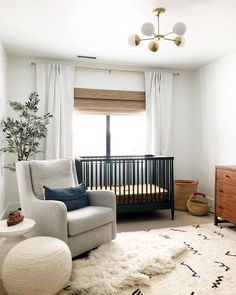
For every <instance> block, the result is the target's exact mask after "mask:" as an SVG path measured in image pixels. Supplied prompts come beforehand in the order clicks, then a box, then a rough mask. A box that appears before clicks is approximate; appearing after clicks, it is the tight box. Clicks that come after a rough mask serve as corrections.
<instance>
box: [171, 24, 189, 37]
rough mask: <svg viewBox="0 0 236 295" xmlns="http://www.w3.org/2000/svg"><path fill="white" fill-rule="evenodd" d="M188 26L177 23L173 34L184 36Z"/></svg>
mask: <svg viewBox="0 0 236 295" xmlns="http://www.w3.org/2000/svg"><path fill="white" fill-rule="evenodd" d="M186 29H187V28H186V25H185V24H184V23H177V24H175V25H174V27H173V32H174V33H175V34H176V35H178V36H183V35H184V34H185V32H186Z"/></svg>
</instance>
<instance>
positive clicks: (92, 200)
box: [87, 190, 116, 239]
mask: <svg viewBox="0 0 236 295" xmlns="http://www.w3.org/2000/svg"><path fill="white" fill-rule="evenodd" d="M87 193H88V198H89V205H91V206H101V207H109V208H111V209H112V210H113V225H112V235H113V239H114V238H115V237H116V195H115V194H114V192H112V191H110V190H98V191H87Z"/></svg>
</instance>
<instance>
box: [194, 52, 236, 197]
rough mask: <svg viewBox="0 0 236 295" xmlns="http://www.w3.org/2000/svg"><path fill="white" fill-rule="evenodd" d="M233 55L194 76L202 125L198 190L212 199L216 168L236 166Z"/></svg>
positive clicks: (235, 96)
mask: <svg viewBox="0 0 236 295" xmlns="http://www.w3.org/2000/svg"><path fill="white" fill-rule="evenodd" d="M235 69H236V53H234V54H231V55H229V56H226V57H224V58H222V59H220V60H218V61H216V62H213V63H211V64H209V65H207V66H205V67H203V68H201V69H199V70H197V71H196V72H195V73H194V88H195V94H196V100H197V101H198V103H199V105H198V113H199V116H200V121H199V122H201V124H200V126H199V132H200V134H201V139H200V142H199V152H200V155H201V157H200V161H199V165H198V167H197V174H198V175H199V179H200V188H201V190H202V191H204V192H206V193H207V194H208V195H209V196H210V197H212V198H213V197H214V185H215V165H224V164H230V165H232V164H234V165H235V164H236V72H235Z"/></svg>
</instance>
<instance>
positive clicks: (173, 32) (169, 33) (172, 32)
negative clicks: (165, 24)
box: [163, 31, 174, 37]
mask: <svg viewBox="0 0 236 295" xmlns="http://www.w3.org/2000/svg"><path fill="white" fill-rule="evenodd" d="M171 34H174V32H173V31H172V32H169V33H167V34H165V35H163V36H164V37H165V36H168V35H171Z"/></svg>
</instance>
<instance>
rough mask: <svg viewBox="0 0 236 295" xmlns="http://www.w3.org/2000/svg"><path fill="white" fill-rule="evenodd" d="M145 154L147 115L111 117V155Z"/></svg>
mask: <svg viewBox="0 0 236 295" xmlns="http://www.w3.org/2000/svg"><path fill="white" fill-rule="evenodd" d="M144 154H145V115H144V114H140V115H130V116H123V115H120V116H111V155H113V156H115V155H117V156H119V155H144Z"/></svg>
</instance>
